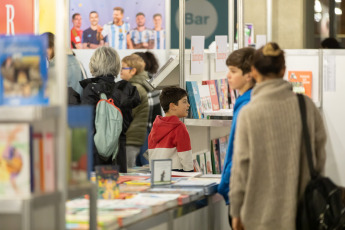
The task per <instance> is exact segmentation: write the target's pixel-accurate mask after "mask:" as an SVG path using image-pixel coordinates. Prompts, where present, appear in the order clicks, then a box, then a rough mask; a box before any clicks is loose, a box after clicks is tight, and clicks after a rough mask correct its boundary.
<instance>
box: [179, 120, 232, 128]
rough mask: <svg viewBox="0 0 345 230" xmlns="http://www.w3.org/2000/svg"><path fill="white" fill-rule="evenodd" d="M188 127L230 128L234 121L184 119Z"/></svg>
mask: <svg viewBox="0 0 345 230" xmlns="http://www.w3.org/2000/svg"><path fill="white" fill-rule="evenodd" d="M184 123H185V125H188V126H205V127H230V126H231V123H232V120H209V119H188V118H187V119H184Z"/></svg>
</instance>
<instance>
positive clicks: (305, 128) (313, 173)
mask: <svg viewBox="0 0 345 230" xmlns="http://www.w3.org/2000/svg"><path fill="white" fill-rule="evenodd" d="M297 98H298V104H299V109H300V114H301V119H302V127H303V130H302V132H303V141H304V142H305V147H306V150H307V159H308V166H309V173H310V176H311V178H312V179H315V178H316V177H317V172H316V171H315V169H314V166H313V156H312V151H311V144H310V135H309V130H308V125H307V111H306V105H305V100H304V96H303V95H302V94H297Z"/></svg>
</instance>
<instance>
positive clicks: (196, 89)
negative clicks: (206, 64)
mask: <svg viewBox="0 0 345 230" xmlns="http://www.w3.org/2000/svg"><path fill="white" fill-rule="evenodd" d="M192 87H193V93H194V100H195V104H196V116H195V118H203V117H204V116H203V115H202V113H201V98H200V93H199V87H198V83H197V82H196V81H192ZM193 117H194V115H193Z"/></svg>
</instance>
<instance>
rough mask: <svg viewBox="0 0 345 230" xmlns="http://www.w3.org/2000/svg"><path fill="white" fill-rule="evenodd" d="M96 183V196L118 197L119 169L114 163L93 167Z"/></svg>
mask: <svg viewBox="0 0 345 230" xmlns="http://www.w3.org/2000/svg"><path fill="white" fill-rule="evenodd" d="M95 169H96V178H97V185H98V198H100V199H106V200H111V199H115V198H117V197H119V194H120V192H119V186H118V183H117V180H118V178H119V170H118V167H117V166H115V165H99V166H96V167H95Z"/></svg>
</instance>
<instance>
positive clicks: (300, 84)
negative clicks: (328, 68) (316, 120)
mask: <svg viewBox="0 0 345 230" xmlns="http://www.w3.org/2000/svg"><path fill="white" fill-rule="evenodd" d="M312 76H313V73H312V72H311V71H289V72H288V80H289V82H291V84H292V90H293V91H294V92H295V93H301V94H305V95H307V96H309V97H310V98H311V86H312Z"/></svg>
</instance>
